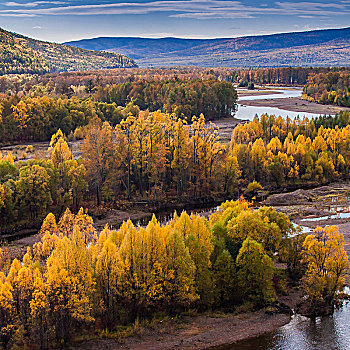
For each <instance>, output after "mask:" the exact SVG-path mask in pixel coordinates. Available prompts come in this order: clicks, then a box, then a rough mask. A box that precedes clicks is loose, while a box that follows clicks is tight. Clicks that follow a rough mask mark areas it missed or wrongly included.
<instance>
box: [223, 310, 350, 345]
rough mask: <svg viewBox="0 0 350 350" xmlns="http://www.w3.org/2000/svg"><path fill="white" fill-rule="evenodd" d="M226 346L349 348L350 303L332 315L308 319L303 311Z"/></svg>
mask: <svg viewBox="0 0 350 350" xmlns="http://www.w3.org/2000/svg"><path fill="white" fill-rule="evenodd" d="M223 349H225V350H289V349H291V350H347V349H350V305H349V304H347V305H344V306H343V307H342V308H341V309H340V310H337V311H335V313H334V315H333V316H325V317H317V318H315V319H309V318H306V317H303V316H300V315H296V316H294V317H293V318H292V320H291V322H290V323H288V324H287V325H285V326H283V327H280V328H279V329H278V330H276V331H274V332H271V333H268V334H265V335H262V336H259V337H257V338H252V339H248V340H244V341H241V342H238V343H236V344H233V345H230V346H227V347H224V348H223Z"/></svg>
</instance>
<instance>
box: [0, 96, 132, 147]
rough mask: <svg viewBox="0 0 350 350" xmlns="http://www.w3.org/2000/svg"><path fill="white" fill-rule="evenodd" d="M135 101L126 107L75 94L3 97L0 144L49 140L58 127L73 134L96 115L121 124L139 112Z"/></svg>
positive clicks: (0, 106) (0, 108) (0, 114)
mask: <svg viewBox="0 0 350 350" xmlns="http://www.w3.org/2000/svg"><path fill="white" fill-rule="evenodd" d="M138 112H139V109H138V107H136V106H134V105H133V104H132V103H131V104H128V105H127V106H126V107H120V106H117V105H116V104H115V103H104V102H94V101H92V100H89V99H88V100H83V99H77V98H75V97H73V98H70V99H68V98H67V97H62V98H61V97H54V98H53V97H47V96H37V97H29V96H22V97H19V96H18V95H11V96H5V95H3V96H2V98H0V116H1V119H0V143H2V144H4V143H12V142H15V141H17V142H18V141H20V142H21V141H47V140H50V137H51V135H52V134H53V133H55V132H56V131H57V128H59V129H61V130H62V131H63V132H64V133H65V134H66V135H71V136H72V137H73V134H74V132H75V133H76V134H77V133H79V128H80V127H83V126H86V125H87V124H88V123H89V122H90V121H91V120H93V119H94V118H99V119H101V120H102V121H108V122H110V123H111V124H112V125H116V124H118V123H119V122H120V121H121V120H122V119H123V118H126V117H127V116H128V114H129V113H133V114H138Z"/></svg>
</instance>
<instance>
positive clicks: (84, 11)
mask: <svg viewBox="0 0 350 350" xmlns="http://www.w3.org/2000/svg"><path fill="white" fill-rule="evenodd" d="M6 4H7V6H10V7H11V6H12V7H15V6H22V7H23V8H22V9H11V10H1V11H0V15H1V14H6V13H8V14H22V15H32V16H42V15H52V16H64V15H75V16H88V15H143V14H150V13H166V14H167V16H168V17H173V18H193V19H220V18H254V17H257V16H260V15H283V16H299V17H300V16H313V17H315V16H331V15H333V16H338V15H350V4H348V2H347V1H342V2H331V3H327V4H326V3H320V2H310V1H309V2H308V1H305V2H288V1H287V2H281V1H279V2H275V3H274V4H272V5H270V6H264V7H261V6H259V7H254V6H250V5H247V4H244V3H243V2H241V1H231V0H227V1H224V0H165V1H148V2H143V3H141V2H130V3H127V2H124V3H118V2H115V3H108V4H101V3H97V4H86V5H67V6H45V7H40V8H37V7H38V5H43V4H46V5H53V4H57V5H58V4H59V5H62V4H63V3H62V2H60V1H35V2H28V3H25V4H18V3H16V2H8V3H6ZM9 4H10V5H9ZM29 7H35V8H29ZM303 18H309V17H303Z"/></svg>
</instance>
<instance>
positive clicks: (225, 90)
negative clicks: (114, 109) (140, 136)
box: [95, 79, 237, 120]
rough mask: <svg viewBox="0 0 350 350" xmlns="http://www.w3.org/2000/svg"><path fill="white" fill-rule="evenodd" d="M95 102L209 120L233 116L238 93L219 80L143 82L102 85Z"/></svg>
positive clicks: (228, 84) (230, 85) (229, 85)
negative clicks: (201, 116) (129, 104)
mask: <svg viewBox="0 0 350 350" xmlns="http://www.w3.org/2000/svg"><path fill="white" fill-rule="evenodd" d="M95 99H96V100H98V101H102V102H107V103H113V102H114V103H116V104H117V105H119V106H125V105H126V104H127V103H129V102H133V103H134V104H135V105H137V106H138V107H139V108H140V109H141V110H146V109H148V110H149V111H150V112H154V111H157V110H161V111H163V112H166V113H175V115H176V116H178V117H180V116H182V117H183V116H193V115H200V114H201V113H203V114H205V115H206V117H207V119H208V120H214V119H218V118H220V117H229V116H232V114H233V113H234V112H235V110H236V101H237V92H236V91H235V89H234V88H233V86H232V84H230V83H227V82H219V81H217V80H178V79H173V80H161V81H155V80H153V81H152V80H150V81H149V80H148V81H146V80H139V81H135V82H128V83H121V84H118V85H112V86H110V85H107V86H99V87H98V89H97V92H96V94H95Z"/></svg>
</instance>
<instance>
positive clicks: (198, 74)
mask: <svg viewBox="0 0 350 350" xmlns="http://www.w3.org/2000/svg"><path fill="white" fill-rule="evenodd" d="M342 71H349V68H347V67H332V68H325V67H309V68H304V67H281V68H250V69H248V68H246V69H237V68H200V67H181V68H152V69H151V68H131V69H113V70H99V71H89V72H72V73H60V74H57V73H51V74H45V75H43V76H41V77H40V81H42V83H43V84H44V85H45V84H46V83H47V82H48V81H49V80H52V81H56V80H57V79H64V80H65V81H66V82H67V83H69V85H73V86H78V85H87V84H88V82H89V81H90V80H92V81H93V82H95V83H96V82H97V83H99V82H103V85H106V84H109V85H113V84H121V83H127V82H135V81H139V80H156V81H161V80H171V79H180V80H197V79H201V80H209V79H214V80H219V81H229V82H232V83H239V82H241V81H248V82H253V83H255V84H274V85H305V84H306V83H307V79H308V77H309V76H312V75H315V74H319V73H328V72H342Z"/></svg>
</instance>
